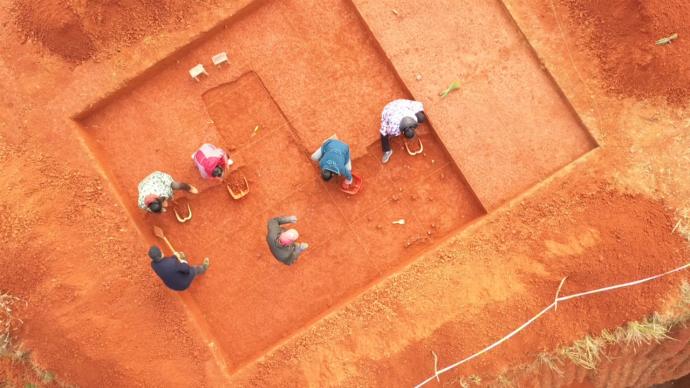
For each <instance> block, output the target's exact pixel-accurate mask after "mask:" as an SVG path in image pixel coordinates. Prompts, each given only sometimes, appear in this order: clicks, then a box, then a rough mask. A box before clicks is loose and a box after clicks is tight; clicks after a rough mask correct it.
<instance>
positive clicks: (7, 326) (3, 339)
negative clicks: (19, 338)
mask: <svg viewBox="0 0 690 388" xmlns="http://www.w3.org/2000/svg"><path fill="white" fill-rule="evenodd" d="M20 301H21V300H20V299H19V298H17V297H14V296H12V295H10V294H8V293H2V294H0V356H4V355H7V354H9V353H11V352H12V333H13V332H14V331H15V330H16V329H17V328H18V327H19V326H20V325H21V324H22V321H21V320H20V319H18V318H16V317H15V316H14V309H15V307H16V305H17V304H18V303H19V302H20Z"/></svg>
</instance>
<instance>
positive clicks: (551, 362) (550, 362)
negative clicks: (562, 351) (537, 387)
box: [537, 352, 563, 375]
mask: <svg viewBox="0 0 690 388" xmlns="http://www.w3.org/2000/svg"><path fill="white" fill-rule="evenodd" d="M537 365H539V366H546V367H547V368H549V369H551V370H552V371H554V372H555V373H556V374H558V375H563V370H561V368H560V367H559V365H563V361H562V360H561V359H560V358H559V357H558V356H556V355H555V354H551V353H546V352H542V353H539V354H538V355H537Z"/></svg>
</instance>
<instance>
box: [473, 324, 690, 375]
mask: <svg viewBox="0 0 690 388" xmlns="http://www.w3.org/2000/svg"><path fill="white" fill-rule="evenodd" d="M669 336H670V337H671V339H668V340H665V341H662V342H660V343H656V342H652V343H649V344H643V345H639V346H633V345H616V346H610V347H607V348H606V349H605V356H602V361H601V362H600V363H599V364H598V365H597V367H596V369H592V370H587V369H584V368H582V367H580V366H577V365H575V364H573V363H572V362H570V361H566V362H565V363H556V364H555V367H556V368H557V370H556V369H553V368H551V367H549V366H548V365H544V364H542V365H539V364H538V363H533V364H532V367H524V368H523V370H520V368H518V369H516V370H512V371H509V372H507V373H506V374H505V375H504V376H506V378H507V379H508V380H510V381H512V382H513V383H515V384H516V386H519V387H531V388H561V387H563V388H594V387H606V388H624V387H639V388H648V387H651V386H653V385H655V384H661V383H665V382H667V381H671V380H676V379H679V378H681V377H683V376H685V375H687V374H688V373H690V347H688V346H687V345H688V339H689V338H690V328H689V327H683V328H679V329H677V330H675V331H672V332H671V333H669ZM487 383H492V382H491V381H487ZM493 383H494V384H498V382H497V381H494V382H493ZM675 386H676V387H680V388H684V387H686V386H685V385H675Z"/></svg>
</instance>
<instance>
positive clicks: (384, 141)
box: [381, 135, 391, 152]
mask: <svg viewBox="0 0 690 388" xmlns="http://www.w3.org/2000/svg"><path fill="white" fill-rule="evenodd" d="M381 149H383V152H388V151H390V150H391V141H390V139H389V138H388V136H386V135H381Z"/></svg>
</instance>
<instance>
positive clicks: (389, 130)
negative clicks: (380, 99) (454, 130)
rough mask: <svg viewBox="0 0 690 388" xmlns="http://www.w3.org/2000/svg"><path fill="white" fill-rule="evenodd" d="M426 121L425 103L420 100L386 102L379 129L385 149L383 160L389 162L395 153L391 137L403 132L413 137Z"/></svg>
mask: <svg viewBox="0 0 690 388" xmlns="http://www.w3.org/2000/svg"><path fill="white" fill-rule="evenodd" d="M425 121H426V115H424V105H423V104H422V103H421V102H419V101H413V100H403V99H400V100H394V101H391V102H389V103H388V104H386V106H385V107H384V108H383V112H382V113H381V129H380V130H379V132H380V133H381V148H382V149H383V157H382V158H381V162H382V163H388V160H390V158H391V155H393V149H391V143H390V138H391V137H395V136H400V133H402V134H404V135H405V137H406V138H408V139H412V138H414V136H415V130H416V129H417V126H418V125H419V124H420V123H423V122H425Z"/></svg>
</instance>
